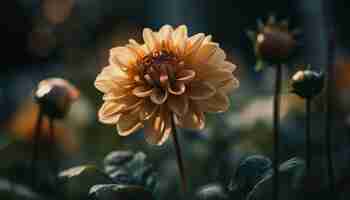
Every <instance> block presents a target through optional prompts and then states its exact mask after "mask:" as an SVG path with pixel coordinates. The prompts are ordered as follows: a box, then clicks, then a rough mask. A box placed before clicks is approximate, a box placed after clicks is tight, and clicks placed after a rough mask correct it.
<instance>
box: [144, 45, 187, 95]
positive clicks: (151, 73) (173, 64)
mask: <svg viewBox="0 0 350 200" xmlns="http://www.w3.org/2000/svg"><path fill="white" fill-rule="evenodd" d="M180 64H181V61H180V60H179V59H178V58H177V57H176V56H175V55H174V54H173V53H171V52H168V51H156V52H152V53H150V54H149V55H147V56H145V57H144V58H143V59H142V62H141V66H142V70H141V71H142V77H143V78H144V79H145V81H146V82H147V83H148V84H150V85H151V86H154V87H159V88H164V87H166V86H167V84H168V83H169V84H171V85H174V84H175V82H176V68H177V67H178V66H179V65H180Z"/></svg>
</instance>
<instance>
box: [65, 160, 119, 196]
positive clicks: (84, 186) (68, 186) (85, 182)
mask: <svg viewBox="0 0 350 200" xmlns="http://www.w3.org/2000/svg"><path fill="white" fill-rule="evenodd" d="M59 180H60V182H61V183H63V187H64V188H63V189H64V190H65V194H66V195H67V198H69V199H84V198H87V197H88V193H89V190H90V188H91V187H92V186H94V185H97V184H111V183H113V182H112V180H111V179H110V178H109V177H108V175H106V174H104V173H103V172H102V171H100V170H99V169H98V168H97V167H96V166H94V165H82V166H76V167H72V168H69V169H67V170H64V171H62V172H61V173H60V174H59Z"/></svg>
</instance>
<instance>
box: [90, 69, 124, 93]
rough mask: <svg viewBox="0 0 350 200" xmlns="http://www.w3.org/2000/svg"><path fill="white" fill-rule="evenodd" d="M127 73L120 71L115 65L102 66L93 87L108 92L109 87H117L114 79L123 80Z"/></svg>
mask: <svg viewBox="0 0 350 200" xmlns="http://www.w3.org/2000/svg"><path fill="white" fill-rule="evenodd" d="M125 79H127V75H126V74H125V72H123V71H121V70H120V68H119V67H117V66H107V67H104V68H103V70H102V72H101V73H100V74H98V75H97V77H96V80H95V87H96V88H97V89H98V90H100V91H101V92H104V93H106V92H108V91H110V90H111V89H114V88H118V87H119V86H118V84H117V81H115V80H125Z"/></svg>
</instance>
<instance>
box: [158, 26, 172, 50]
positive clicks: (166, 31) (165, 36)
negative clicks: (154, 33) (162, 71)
mask: <svg viewBox="0 0 350 200" xmlns="http://www.w3.org/2000/svg"><path fill="white" fill-rule="evenodd" d="M173 31H174V30H173V27H171V26H170V25H164V26H162V28H160V30H159V37H160V40H161V43H162V44H163V45H164V46H165V47H169V43H168V42H170V40H171V35H172V33H173Z"/></svg>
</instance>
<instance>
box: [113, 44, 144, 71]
mask: <svg viewBox="0 0 350 200" xmlns="http://www.w3.org/2000/svg"><path fill="white" fill-rule="evenodd" d="M137 59H138V55H137V54H136V53H135V52H134V51H132V50H131V49H130V48H127V47H115V48H112V49H111V50H110V57H109V61H110V64H111V65H116V66H120V67H121V70H123V71H126V70H127V69H129V68H131V67H133V66H135V64H136V62H137Z"/></svg>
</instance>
